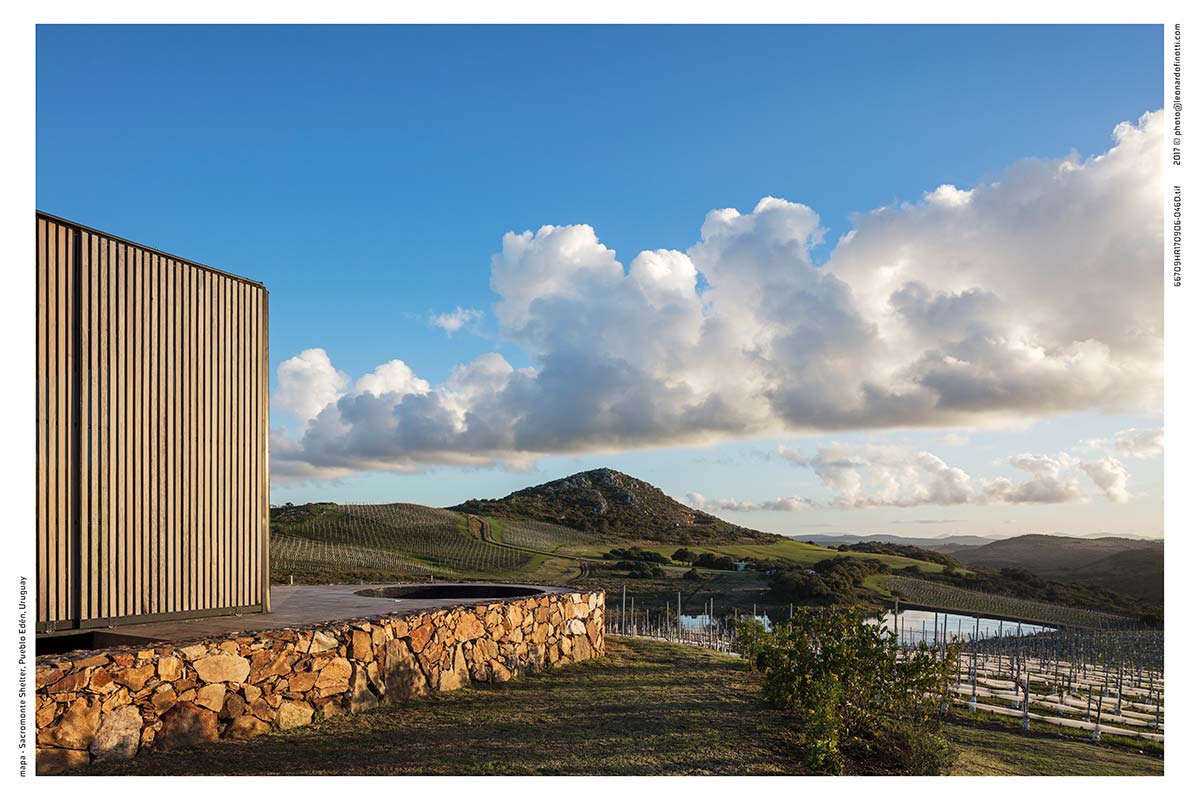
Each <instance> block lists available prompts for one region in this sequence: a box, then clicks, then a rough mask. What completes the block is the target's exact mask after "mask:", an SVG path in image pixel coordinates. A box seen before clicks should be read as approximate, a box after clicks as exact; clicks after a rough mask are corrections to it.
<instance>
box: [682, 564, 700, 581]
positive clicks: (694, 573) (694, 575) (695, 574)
mask: <svg viewBox="0 0 1200 800" xmlns="http://www.w3.org/2000/svg"><path fill="white" fill-rule="evenodd" d="M683 579H684V580H685V581H702V580H704V576H703V575H701V574H700V572H699V571H698V570H697V569H696V568H695V567H692V568H691V569H689V570H688V571H687V572H685V573H683Z"/></svg>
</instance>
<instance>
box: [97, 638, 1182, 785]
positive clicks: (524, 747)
mask: <svg viewBox="0 0 1200 800" xmlns="http://www.w3.org/2000/svg"><path fill="white" fill-rule="evenodd" d="M758 689H759V686H758V678H757V676H756V675H754V674H753V673H751V672H750V671H749V670H747V669H746V665H745V663H744V662H742V661H741V660H740V659H737V658H734V657H732V656H728V655H723V654H719V653H714V652H711V651H706V650H702V649H700V648H695V647H683V646H678V645H669V644H662V643H657V642H648V641H640V640H635V639H622V638H617V637H610V639H609V646H608V653H607V655H606V656H605V657H604V658H603V659H597V660H593V661H588V662H584V663H581V664H575V665H572V666H569V667H564V668H561V669H556V670H550V671H547V672H544V673H542V674H540V675H533V676H527V677H522V678H517V679H514V680H512V681H510V682H508V683H504V684H499V685H496V686H481V687H470V688H464V689H462V690H459V691H456V692H450V693H446V694H440V695H431V696H429V697H425V698H421V699H418V700H412V701H408V702H405V703H400V704H397V705H394V706H386V707H382V708H379V709H375V710H373V711H369V712H366V713H363V714H358V715H354V716H343V717H335V718H334V719H330V720H324V721H322V722H320V723H317V724H315V725H313V726H310V727H307V728H297V729H294V730H290V731H283V732H275V733H271V734H267V735H265V736H262V737H260V738H258V739H254V740H252V741H249V742H217V743H214V744H212V745H208V746H205V747H201V748H198V749H195V750H191V751H187V752H177V753H161V752H150V753H146V754H144V755H142V756H139V757H138V758H137V759H136V760H134V761H132V762H127V763H124V764H109V765H98V766H96V767H93V768H91V769H90V770H88V774H123V775H500V774H512V775H689V774H695V775H773V774H774V775H795V774H802V769H801V768H800V766H799V765H800V764H801V763H802V759H801V756H802V754H803V747H804V743H803V740H802V738H801V737H800V736H799V735H798V734H797V733H796V732H795V731H794V730H793V729H792V728H791V727H790V725H789V724H788V721H787V719H786V717H783V716H781V715H780V714H779V713H778V712H777V711H775V710H773V709H771V708H768V707H767V706H765V705H764V704H763V703H762V702H761V701H760V700H759V696H758ZM945 732H946V735H947V737H948V738H949V739H950V741H951V742H953V743H954V744H955V745H956V746H957V747H958V748H959V749H960V755H959V758H958V761H957V764H956V767H955V770H954V771H955V772H956V773H960V774H968V775H977V774H1028V775H1035V774H1037V775H1041V774H1047V775H1062V774H1104V775H1111V774H1122V775H1152V774H1161V772H1162V759H1161V758H1158V757H1154V756H1150V755H1145V754H1139V753H1138V752H1137V750H1136V749H1134V748H1132V747H1126V746H1121V745H1120V744H1102V745H1100V746H1096V745H1092V744H1091V743H1089V742H1087V741H1086V740H1084V739H1082V738H1080V737H1076V736H1064V735H1057V734H1053V733H1035V734H1033V735H1030V734H1022V733H1021V732H1020V731H1019V730H1014V729H1013V728H1012V727H1011V726H1006V725H1004V724H1002V723H997V722H993V721H990V720H986V719H985V720H975V721H960V720H954V721H952V722H951V723H950V724H947V725H946V726H945ZM854 766H855V770H856V771H858V772H862V773H867V774H869V773H870V772H871V765H870V764H869V763H865V764H857V765H854Z"/></svg>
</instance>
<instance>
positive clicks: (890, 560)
mask: <svg viewBox="0 0 1200 800" xmlns="http://www.w3.org/2000/svg"><path fill="white" fill-rule="evenodd" d="M634 544H637V545H638V546H639V547H641V548H642V549H644V550H654V551H656V552H659V553H662V554H663V555H666V556H670V555H671V554H672V553H674V552H675V551H676V550H678V549H679V548H680V547H681V545H670V544H661V543H658V542H635V543H634ZM687 549H689V550H691V551H692V552H694V553H713V554H715V555H719V556H729V557H730V558H732V559H734V560H735V561H741V560H753V559H762V560H775V561H783V562H786V563H788V564H795V565H796V566H800V567H809V566H812V565H813V564H816V563H817V562H818V561H824V560H825V559H827V558H834V557H836V556H849V557H850V558H871V559H876V560H878V561H882V562H883V563H884V564H887V565H888V566H889V567H892V568H893V569H904V568H905V567H909V566H916V567H917V568H918V569H920V570H921V571H922V572H941V571H942V569H943V567H942V565H941V564H934V563H932V562H929V561H918V560H917V559H915V558H907V557H906V556H891V555H877V554H875V553H858V552H854V551H852V550H846V551H839V550H834V549H832V548H829V547H820V546H818V545H814V544H807V543H805V542H798V541H796V540H795V539H779V540H777V541H775V542H772V543H770V544H720V545H710V544H703V545H688V546H687ZM562 552H563V553H571V554H573V555H580V556H585V557H589V558H600V557H601V556H603V555H604V553H606V552H608V548H605V547H602V546H595V545H593V546H587V547H570V546H567V547H564V548H563V550H562Z"/></svg>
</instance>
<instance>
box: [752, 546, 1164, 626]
mask: <svg viewBox="0 0 1200 800" xmlns="http://www.w3.org/2000/svg"><path fill="white" fill-rule="evenodd" d="M838 550H840V551H843V552H845V551H853V552H859V553H876V554H879V555H893V556H907V557H909V558H915V559H919V560H921V561H927V562H933V563H937V564H941V565H942V566H943V568H942V570H941V571H940V572H923V571H921V569H920V568H919V567H917V566H915V565H913V566H908V567H904V568H902V569H892V568H891V567H889V566H888V565H887V564H885V563H883V562H882V561H879V560H876V559H871V558H867V559H861V558H851V557H849V556H835V557H833V558H828V559H825V560H824V561H819V562H817V563H816V564H813V565H812V566H811V567H798V566H794V565H785V564H778V563H771V564H761V563H760V564H756V565H755V568H756V569H759V570H760V571H764V572H767V573H768V574H769V576H770V585H771V597H772V599H774V600H776V601H778V602H783V603H798V604H806V605H836V606H842V605H855V604H863V603H866V604H875V605H878V604H879V598H878V596H876V595H875V593H874V592H872V591H871V590H870V589H868V588H867V587H865V585H864V581H865V579H866V578H867V577H869V576H871V575H889V574H895V575H911V576H912V577H915V578H920V579H921V580H926V581H933V582H937V583H946V584H949V585H951V586H956V587H958V588H961V589H970V590H972V591H976V592H988V593H991V594H998V595H1003V596H1006V597H1019V598H1022V599H1026V600H1038V601H1041V602H1045V603H1055V604H1057V605H1064V606H1072V607H1074V608H1087V609H1092V610H1095V611H1105V612H1109V613H1114V614H1122V615H1126V616H1132V617H1136V618H1138V619H1139V620H1140V621H1141V623H1142V624H1144V625H1148V626H1155V627H1157V626H1161V625H1162V613H1163V612H1162V607H1161V606H1158V605H1155V604H1154V603H1153V602H1150V601H1147V600H1144V599H1140V598H1137V597H1132V596H1130V595H1126V594H1121V593H1119V592H1114V591H1112V590H1110V589H1105V588H1103V587H1099V586H1085V585H1082V584H1078V583H1065V582H1061V581H1055V580H1049V579H1047V578H1042V577H1039V576H1037V575H1034V574H1033V573H1032V572H1029V571H1028V570H1024V569H1017V568H1014V567H1004V568H1002V569H987V568H982V567H973V568H970V569H969V570H968V569H966V568H963V567H962V565H961V564H960V563H959V562H958V561H957V560H955V559H954V558H953V557H951V556H948V555H946V554H944V553H936V552H933V551H931V550H925V549H924V548H920V547H913V546H912V545H901V544H892V543H886V542H860V543H856V544H851V545H842V546H840V547H838Z"/></svg>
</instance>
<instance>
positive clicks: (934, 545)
mask: <svg viewBox="0 0 1200 800" xmlns="http://www.w3.org/2000/svg"><path fill="white" fill-rule="evenodd" d="M790 538H792V539H795V540H797V541H800V542H812V543H813V544H819V545H821V546H822V547H837V546H838V545H842V544H861V543H863V542H886V543H888V544H907V545H912V546H913V547H923V548H925V549H926V550H933V551H935V552H938V553H942V552H948V551H949V550H953V549H955V548H958V547H963V546H974V545H985V544H991V543H992V542H994V541H997V539H996V537H992V536H969V535H965V534H964V535H961V536H926V537H921V536H896V535H895V534H891V533H872V534H867V535H862V534H850V533H836V534H831V533H823V534H814V535H812V536H807V535H805V534H802V533H797V534H794V535H792V536H791V537H790Z"/></svg>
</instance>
